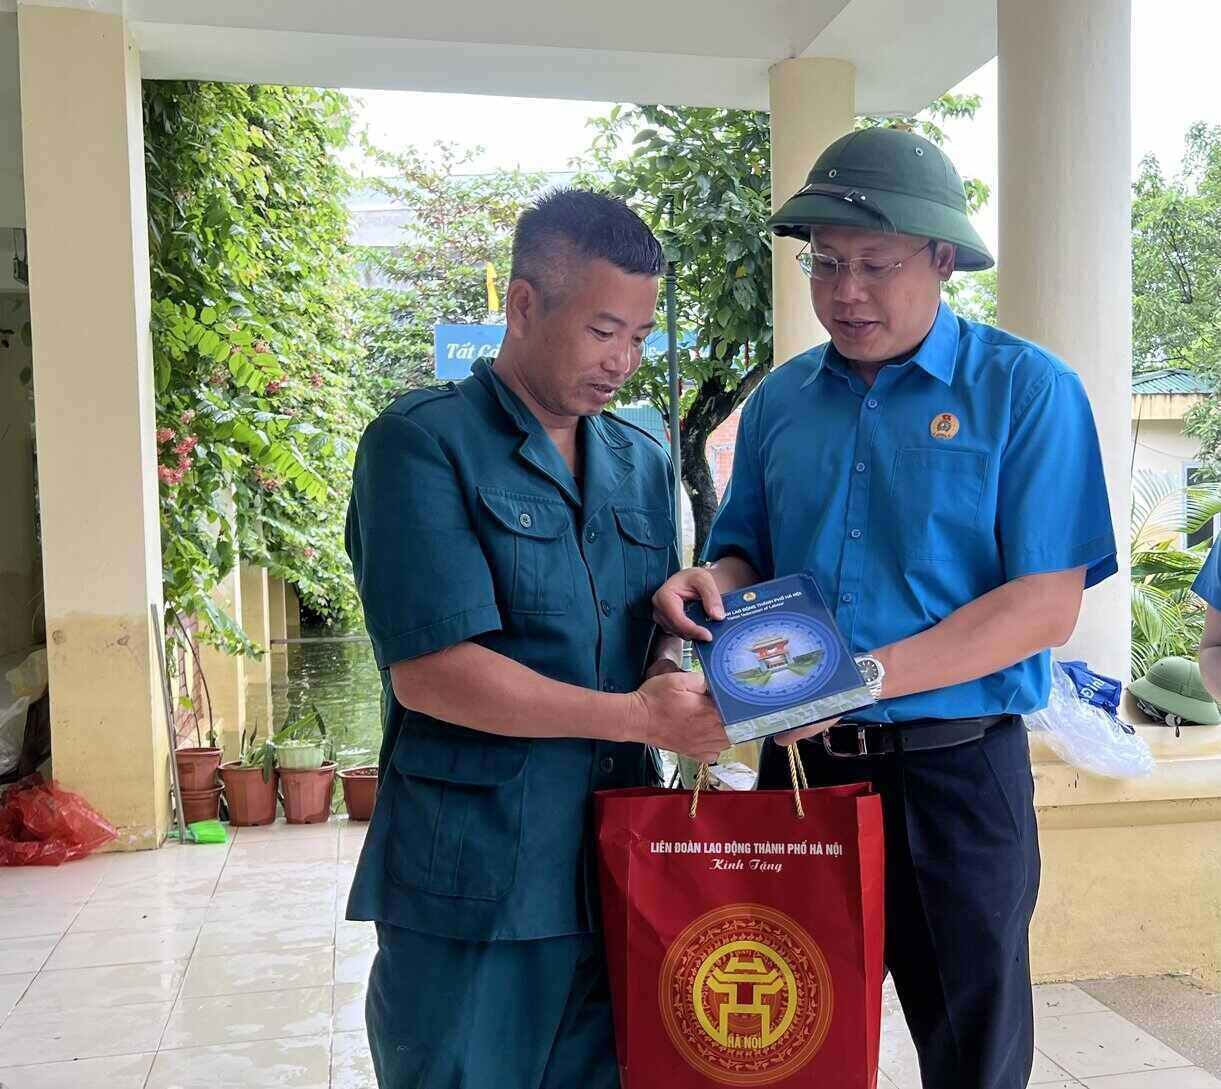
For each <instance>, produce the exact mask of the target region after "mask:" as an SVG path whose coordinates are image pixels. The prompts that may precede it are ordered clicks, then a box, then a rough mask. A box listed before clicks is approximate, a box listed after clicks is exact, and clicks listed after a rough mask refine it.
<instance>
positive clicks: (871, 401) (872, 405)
mask: <svg viewBox="0 0 1221 1089" xmlns="http://www.w3.org/2000/svg"><path fill="white" fill-rule="evenodd" d="M865 407H866V408H877V407H878V400H877V398H876V397H870V398H869V400H868V401H866V402H865Z"/></svg>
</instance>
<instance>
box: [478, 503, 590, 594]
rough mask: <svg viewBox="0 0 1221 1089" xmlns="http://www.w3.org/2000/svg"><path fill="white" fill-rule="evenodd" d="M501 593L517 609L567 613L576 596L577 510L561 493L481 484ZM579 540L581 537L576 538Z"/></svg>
mask: <svg viewBox="0 0 1221 1089" xmlns="http://www.w3.org/2000/svg"><path fill="white" fill-rule="evenodd" d="M478 491H479V499H480V502H481V503H482V505H483V508H484V510H485V511H486V512H487V514H488V515H489V517H488V519H487V522H488V523H489V525H488V532H487V534H486V536H485V539H486V540H487V543H488V550H489V553H490V555H489V559H490V560H491V563H492V569H493V574H494V577H495V579H496V583H497V587H496V590H497V596H498V597H502V599H503V600H505V601H507V602H508V606H509V609H510V611H511V612H515V613H534V614H545V613H566V612H568V611H569V610H570V609H571V608H572V602H573V587H574V585H575V583H574V580H573V565H572V550H571V546H570V544H569V539H570V537H572V534H571V533H570V530H571V528H572V524H573V521H572V515H571V514H570V513H569V510H568V506H567V504H565V503H564V502H563V500H559V499H550V498H547V497H544V496H539V495H524V494H522V493H520V492H505V491H499V490H497V489H494V488H480V489H478ZM574 540H575V538H574Z"/></svg>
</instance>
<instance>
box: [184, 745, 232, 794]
mask: <svg viewBox="0 0 1221 1089" xmlns="http://www.w3.org/2000/svg"><path fill="white" fill-rule="evenodd" d="M220 758H221V750H220V749H196V748H190V749H179V750H178V751H177V752H175V753H174V762H175V763H176V764H177V765H178V785H179V786H180V787H182V792H183V794H185V793H186V792H187V791H188V790H190V791H194V792H197V791H200V790H211V789H212V788H213V787H214V786H216V769H217V768H219V767H220Z"/></svg>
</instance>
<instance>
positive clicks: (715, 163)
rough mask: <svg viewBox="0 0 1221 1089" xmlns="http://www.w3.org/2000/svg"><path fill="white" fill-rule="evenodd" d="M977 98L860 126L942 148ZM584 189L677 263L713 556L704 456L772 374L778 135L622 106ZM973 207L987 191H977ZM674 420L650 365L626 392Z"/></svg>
mask: <svg viewBox="0 0 1221 1089" xmlns="http://www.w3.org/2000/svg"><path fill="white" fill-rule="evenodd" d="M978 108H979V99H978V98H974V97H966V96H953V95H945V96H943V97H942V98H940V99H938V100H937V102H935V103H933V104H932V105H931V106H930V107H929V109H928V110H927V111H925V112H924V113H922V114H921V115H920V116H919V117H916V118H862V119H860V120H859V122H858V123H859V124H860V125H862V126H865V125H891V126H896V127H904V128H913V127H915V128H916V129H917V130H918V131H920V132H921V133H922V134H923V135H926V136H928V137H929V138H930V139H935V140H936V141H937V142H941V141H942V140H943V139H944V133H942V132H941V130H940V128H939V127H938V122H939V121H944V120H946V119H948V118H958V117H971V116H974V113H975V111H976V110H977V109H978ZM590 125H591V126H592V128H593V130H594V136H593V141H592V146H591V148H590V151H589V155H588V160H587V162H586V163H585V171H584V173H583V175H582V176H581V178H580V179H579V180H580V181H581V183H582V184H586V185H590V186H593V187H597V188H605V189H608V190H609V191H610V192H611V193H614V194H616V195H618V196H621V197H623V198H624V199H626V200H627V201H628V203H629V204H631V205H632V207H633V208H635V210H636V211H637V212H638V213H639V214H640V216H641V217H642V218H643V219H644V220H645V222H646V223H648V224H649V226H650V227H652V228H653V230H654V232H655V233H656V234H657V236H658V238H659V239H660V240H661V242H662V245H663V246H664V247H665V250H666V255H667V257H668V258H669V259H670V260H671V261H672V262H673V263H674V271H675V277H676V296H677V298H676V303H677V311H678V326H679V328H680V329H685V330H691V331H693V332H694V333H695V335H696V344H695V347H694V348H693V349H691V350H680V352H679V366H680V373H681V377H682V382H683V397H682V404H681V407H680V411H681V420H680V423H679V434H680V439H681V445H682V459H683V464H682V475H683V486H684V487H685V488H686V490H687V494H688V495H689V496H690V498H691V505H692V510H693V513H694V516H695V552H696V553H697V554H698V552H699V550H700V549H701V548H702V547H703V542H704V539H705V538H706V536H707V533H708V529H709V527H710V525H711V522H712V518H713V515H714V514H715V512H716V505H717V497H716V492H715V489H714V486H713V479H712V473H711V471H710V469H709V466H708V461H707V457H706V454H705V446H706V444H707V442H708V439H709V437H710V436H711V435H712V433H713V431H715V430H716V428H717V427H719V426H720V425H721V424H722V423H723V422H724V421H725V420H726V419H727V418H728V417H729V416H730V414H731V413H732V412H733V411H734V410H735V409H736V408H737V407H738V406H739V405H740V404H741V403H742V402H743V401H744V400H745V399H746V397H747V396H748V395H749V394H750V392H751V391H752V390H753V389H754V388H755V387H756V386H757V385H758V384H759V382H761V381H762V380H763V378H764V377H765V376H766V375H767V373H768V372H769V371H770V370H771V368H772V365H773V362H774V361H773V357H772V239H771V233H770V232H769V231H768V229H767V218H768V216H769V214H770V212H771V203H772V194H771V129H770V125H769V121H768V115H767V114H766V113H762V112H758V111H750V110H726V109H711V108H702V107H672V106H647V105H646V106H627V107H624V106H616V107H614V108H613V109H612V110H611V111H610V113H609V114H608V115H606V116H605V117H600V118H595V119H593V120H592V121H591V122H590ZM967 188H968V196H969V199H970V201H971V205H972V207H973V208H974V207H978V206H979V205H980V204H982V203H983V202H984V201H985V200H986V199H987V197H988V190H987V186H985V185H984V184H983V183H982V182H980V181H978V180H973V181H971V182H969V183H968V185H967ZM621 398H622V400H624V401H626V402H630V401H634V400H639V399H646V400H648V401H650V402H652V404H653V405H654V406H655V407H656V408H657V409H658V411H659V412H661V413H662V415H663V417H665V418H667V420H668V414H669V396H668V385H667V364H666V358H665V356H664V354H662V355H658V356H655V357H653V358H647V359H646V360H645V362H644V363H643V364H642V366H641V368H640V370H639V371H638V372H637V373H636V375H635V377H634V378H633V379H632V381H631V382H629V383H628V384H627V385H626V386H625V387H624V389H623V393H622V395H621Z"/></svg>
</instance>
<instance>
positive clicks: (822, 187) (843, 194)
mask: <svg viewBox="0 0 1221 1089" xmlns="http://www.w3.org/2000/svg"><path fill="white" fill-rule="evenodd" d="M815 194H816V195H818V196H820V197H835V198H836V199H837V200H843V201H847V202H848V203H849V204H851V205H852V206H853V207H854V208H860V209H861V210H862V211H865V212H868V213H869V214H870V215H871V216H876V217H877V218H878V219H879V220H881V222H882V225H883V230H885V231H888V232H889V233H891V234H898V233H899V229H898V228H897V227H896V226H895V224H894V221H893V220H892V219H891V218H890V216H888V215H887V214H886V213H885V212H883V211H882V209H881V208H879V207H877V205H876V204H875V203H874V202H873V201H872V200H870V199H869V197H868V195H867V194H865V193H862V192H861V191H860V190H859V189H848V188H846V187H845V186H842V185H827V184H826V183H825V182H810V184H809V185H807V186H805V187H804V188H802V189H800V190H798V192H797V196H799V197H805V196H810V195H815Z"/></svg>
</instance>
